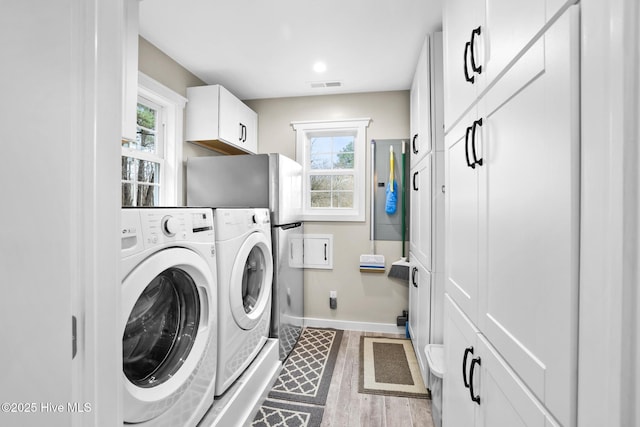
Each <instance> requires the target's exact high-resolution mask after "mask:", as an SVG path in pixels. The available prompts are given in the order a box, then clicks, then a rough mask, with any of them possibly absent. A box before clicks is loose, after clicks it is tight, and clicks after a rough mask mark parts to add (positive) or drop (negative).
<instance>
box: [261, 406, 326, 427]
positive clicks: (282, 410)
mask: <svg viewBox="0 0 640 427" xmlns="http://www.w3.org/2000/svg"><path fill="white" fill-rule="evenodd" d="M323 413H324V408H323V407H322V406H312V405H295V404H293V403H289V402H281V401H275V400H269V399H267V400H265V401H264V402H263V403H262V406H260V409H258V413H257V414H256V416H255V418H254V419H253V423H252V424H251V426H252V427H276V426H278V427H279V426H282V427H285V426H286V427H314V426H319V425H320V423H322V415H323Z"/></svg>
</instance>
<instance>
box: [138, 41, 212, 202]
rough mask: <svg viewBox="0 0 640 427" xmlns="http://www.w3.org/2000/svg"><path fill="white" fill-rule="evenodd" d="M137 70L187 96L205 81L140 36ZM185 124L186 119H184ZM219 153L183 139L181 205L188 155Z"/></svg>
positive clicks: (185, 191) (183, 200)
mask: <svg viewBox="0 0 640 427" xmlns="http://www.w3.org/2000/svg"><path fill="white" fill-rule="evenodd" d="M138 70H140V71H142V72H143V73H144V74H146V75H147V76H149V77H151V78H152V79H154V80H155V81H157V82H158V83H161V84H163V85H164V86H166V87H168V88H169V89H171V90H173V91H174V92H176V93H178V94H179V95H182V96H184V97H186V96H187V88H188V87H191V86H202V85H205V84H206V83H205V82H203V81H202V80H200V79H199V78H198V77H197V76H195V75H194V74H193V73H191V72H190V71H189V70H187V69H186V68H184V67H183V66H182V65H180V64H178V63H177V62H176V61H174V60H173V59H171V58H170V57H169V56H167V55H166V54H165V53H164V52H162V51H161V50H160V49H158V48H157V47H155V46H154V45H153V44H151V43H149V42H148V41H147V40H145V39H144V38H142V37H139V38H138ZM184 124H185V126H186V121H184ZM219 155H220V154H219V153H217V152H215V151H212V150H208V149H206V148H203V147H201V146H199V145H195V144H191V143H189V142H186V141H183V144H182V161H183V167H182V180H181V181H182V201H179V203H181V204H182V205H186V201H187V188H186V185H187V177H186V174H187V168H186V162H187V159H188V158H189V157H200V156H219Z"/></svg>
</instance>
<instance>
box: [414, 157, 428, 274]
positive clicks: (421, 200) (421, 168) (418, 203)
mask: <svg viewBox="0 0 640 427" xmlns="http://www.w3.org/2000/svg"><path fill="white" fill-rule="evenodd" d="M432 162H433V155H432V154H428V155H427V156H426V157H424V158H423V159H422V160H421V161H420V162H419V163H418V164H417V165H416V166H415V167H413V168H412V169H411V177H410V179H411V181H410V185H411V208H410V224H411V228H410V244H409V250H410V252H413V254H414V256H415V257H417V259H418V261H420V263H422V265H424V266H425V267H426V268H427V270H429V271H431V270H432V268H433V266H432V261H431V200H432Z"/></svg>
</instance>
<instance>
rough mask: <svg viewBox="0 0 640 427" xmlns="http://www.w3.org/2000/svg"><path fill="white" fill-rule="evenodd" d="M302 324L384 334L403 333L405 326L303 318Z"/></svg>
mask: <svg viewBox="0 0 640 427" xmlns="http://www.w3.org/2000/svg"><path fill="white" fill-rule="evenodd" d="M304 326H310V327H312V328H333V329H342V330H344V331H362V332H378V333H385V334H404V333H405V327H404V326H397V325H396V324H395V323H372V322H352V321H350V320H333V319H316V318H311V317H305V318H304Z"/></svg>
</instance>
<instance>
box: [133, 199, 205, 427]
mask: <svg viewBox="0 0 640 427" xmlns="http://www.w3.org/2000/svg"><path fill="white" fill-rule="evenodd" d="M121 240H122V251H121V253H122V305H121V308H122V313H121V333H122V347H123V348H122V353H123V354H122V357H123V360H122V362H123V363H122V366H123V372H122V389H123V412H124V422H125V424H128V423H136V425H137V426H140V427H152V426H153V427H161V426H166V427H175V426H181V427H182V426H195V425H196V424H197V423H198V422H199V421H200V420H201V419H202V417H203V416H204V414H205V413H206V411H207V410H208V409H209V408H210V407H211V405H212V403H213V397H214V392H215V377H216V359H217V349H216V343H217V316H216V311H217V310H216V307H217V304H216V302H217V271H216V258H215V235H214V226H213V211H212V210H211V209H204V208H198V209H190V208H166V209H164V208H147V209H145V208H141V209H135V208H133V209H130V208H124V209H122V221H121Z"/></svg>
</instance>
